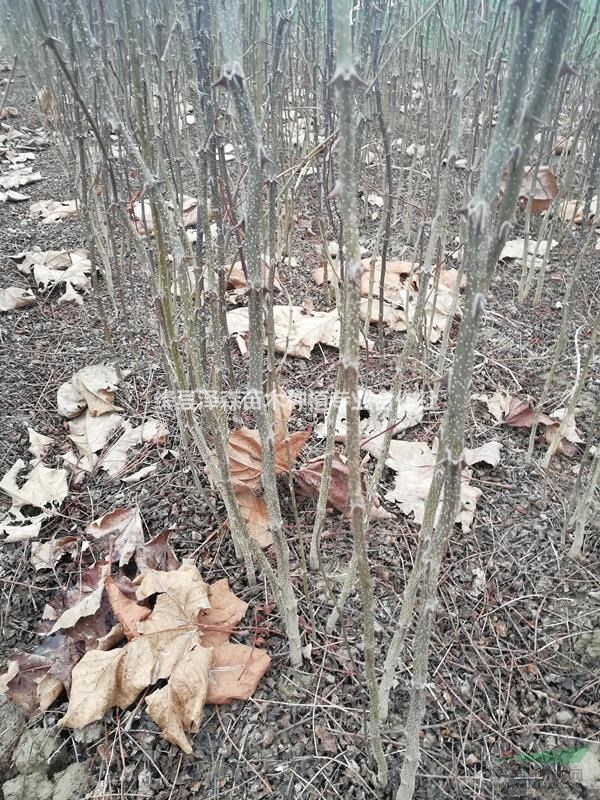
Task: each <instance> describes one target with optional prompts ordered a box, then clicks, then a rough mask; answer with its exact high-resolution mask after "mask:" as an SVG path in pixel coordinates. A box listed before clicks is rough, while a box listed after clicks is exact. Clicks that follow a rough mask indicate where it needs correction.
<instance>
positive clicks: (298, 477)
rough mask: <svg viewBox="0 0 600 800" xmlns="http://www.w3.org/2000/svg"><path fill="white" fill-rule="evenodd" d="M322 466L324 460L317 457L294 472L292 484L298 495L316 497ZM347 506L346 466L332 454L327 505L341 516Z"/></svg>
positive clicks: (321, 475)
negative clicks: (293, 483)
mask: <svg viewBox="0 0 600 800" xmlns="http://www.w3.org/2000/svg"><path fill="white" fill-rule="evenodd" d="M324 464H325V458H324V457H323V456H319V458H313V459H312V460H311V461H308V462H307V463H306V464H303V465H302V466H301V467H300V468H299V469H297V470H295V471H294V482H295V484H296V486H297V489H298V493H299V494H300V495H304V496H305V497H317V496H318V494H319V489H320V487H321V483H322V481H323V467H324ZM363 488H364V487H363ZM349 504H350V495H349V491H348V466H347V465H346V464H345V463H344V462H343V461H342V459H341V458H340V457H339V455H338V454H337V453H334V454H333V460H332V462H331V479H330V481H329V491H328V492H327V505H328V506H330V507H331V508H335V509H336V510H337V511H339V512H340V513H341V514H347V513H348V509H349Z"/></svg>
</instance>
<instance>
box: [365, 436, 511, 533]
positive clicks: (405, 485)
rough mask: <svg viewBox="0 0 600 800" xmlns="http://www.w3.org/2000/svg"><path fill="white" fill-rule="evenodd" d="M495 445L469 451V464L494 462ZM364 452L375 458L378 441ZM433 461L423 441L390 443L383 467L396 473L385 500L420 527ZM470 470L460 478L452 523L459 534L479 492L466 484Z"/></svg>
mask: <svg viewBox="0 0 600 800" xmlns="http://www.w3.org/2000/svg"><path fill="white" fill-rule="evenodd" d="M500 447H501V445H500V443H499V442H490V443H488V444H487V445H485V446H483V447H482V448H477V450H474V451H471V452H470V460H469V463H471V464H474V463H476V462H478V461H489V460H490V459H491V460H492V461H495V459H496V456H497V455H499V449H500ZM365 449H366V450H368V451H369V452H370V453H371V454H372V455H374V456H377V455H379V452H380V449H381V443H380V442H379V440H378V439H374V440H372V441H371V442H367V443H366V444H365ZM436 462H437V454H436V453H435V452H434V451H433V450H431V449H430V448H429V447H428V446H427V445H426V444H425V443H424V442H405V441H397V440H393V441H392V442H390V450H389V455H388V458H387V460H386V462H385V463H386V466H388V467H390V468H391V469H392V470H393V471H394V472H395V473H396V474H395V476H394V488H393V490H392V491H390V492H388V493H387V494H386V496H385V499H386V500H394V501H395V502H396V503H398V504H399V505H400V507H401V509H402V512H403V513H404V514H406V515H408V514H411V513H412V514H414V519H415V522H417V523H418V524H421V523H422V522H423V515H424V511H425V501H426V499H427V495H428V493H429V487H430V486H431V482H432V480H433V472H434V468H435V464H436ZM471 476H472V471H471V470H470V469H469V467H465V468H464V469H463V471H462V478H461V488H460V494H461V508H460V510H459V512H458V514H457V518H456V521H457V522H460V523H461V526H462V529H463V531H465V532H466V531H469V530H470V529H471V525H472V522H473V518H474V516H475V507H476V504H477V500H478V498H479V497H480V495H481V490H480V489H477V488H475V487H473V486H471V485H470V480H471Z"/></svg>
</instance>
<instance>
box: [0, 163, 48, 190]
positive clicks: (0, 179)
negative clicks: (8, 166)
mask: <svg viewBox="0 0 600 800" xmlns="http://www.w3.org/2000/svg"><path fill="white" fill-rule="evenodd" d="M41 180H42V174H41V172H34V169H33V167H21V168H20V169H15V170H13V171H12V172H5V173H4V175H0V186H1V187H2V188H3V189H18V188H19V187H20V186H27V185H28V184H29V183H37V181H41Z"/></svg>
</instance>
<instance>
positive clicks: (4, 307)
mask: <svg viewBox="0 0 600 800" xmlns="http://www.w3.org/2000/svg"><path fill="white" fill-rule="evenodd" d="M35 301H36V297H35V295H34V293H33V292H32V291H31V289H19V287H18V286H9V287H8V289H0V311H1V312H6V311H14V310H15V309H18V308H26V307H27V306H30V305H33V303H35Z"/></svg>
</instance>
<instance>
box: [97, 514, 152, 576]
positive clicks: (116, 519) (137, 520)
mask: <svg viewBox="0 0 600 800" xmlns="http://www.w3.org/2000/svg"><path fill="white" fill-rule="evenodd" d="M85 532H86V534H87V535H88V536H93V537H94V538H95V539H102V538H105V537H106V538H108V537H111V536H112V537H114V541H113V546H112V556H113V560H115V561H116V560H117V559H118V560H119V566H120V567H123V566H125V564H127V563H128V562H129V560H130V558H131V556H132V555H133V554H134V553H135V552H136V551H137V550H138V548H140V547H142V546H143V544H144V526H143V523H142V517H141V514H140V510H139V508H138V507H137V506H134V507H133V508H116V509H115V510H114V511H111V512H109V513H108V514H104V515H103V516H101V517H99V518H98V519H97V520H95V521H94V522H90V524H89V525H88V526H87V527H86V529H85Z"/></svg>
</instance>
